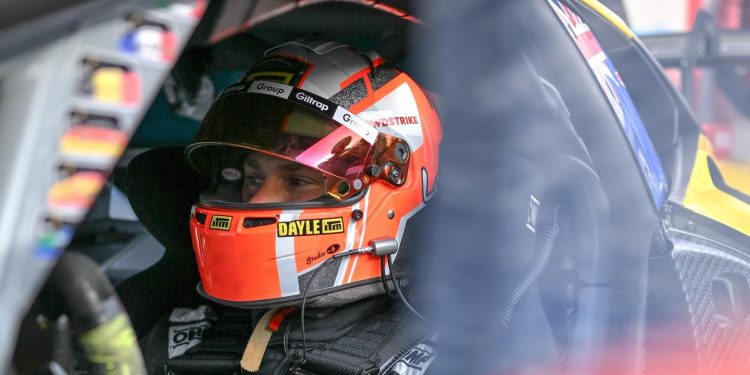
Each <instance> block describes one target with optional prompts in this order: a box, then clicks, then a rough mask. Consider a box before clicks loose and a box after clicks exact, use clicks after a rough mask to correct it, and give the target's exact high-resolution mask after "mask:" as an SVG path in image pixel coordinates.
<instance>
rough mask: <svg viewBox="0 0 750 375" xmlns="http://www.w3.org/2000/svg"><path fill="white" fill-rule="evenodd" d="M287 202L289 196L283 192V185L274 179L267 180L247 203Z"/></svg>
mask: <svg viewBox="0 0 750 375" xmlns="http://www.w3.org/2000/svg"><path fill="white" fill-rule="evenodd" d="M288 200H289V194H288V193H287V192H286V190H284V186H283V184H281V183H280V182H279V181H276V179H267V180H266V181H264V182H263V184H262V185H261V186H260V189H259V190H258V191H257V192H256V193H255V195H253V196H252V197H251V198H250V202H248V203H278V202H286V201H288Z"/></svg>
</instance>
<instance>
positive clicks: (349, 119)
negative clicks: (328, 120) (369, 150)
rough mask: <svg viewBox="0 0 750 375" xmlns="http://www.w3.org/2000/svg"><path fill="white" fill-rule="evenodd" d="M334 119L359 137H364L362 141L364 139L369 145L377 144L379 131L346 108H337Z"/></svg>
mask: <svg viewBox="0 0 750 375" xmlns="http://www.w3.org/2000/svg"><path fill="white" fill-rule="evenodd" d="M333 119H334V120H335V121H337V122H338V123H340V124H342V125H344V126H346V127H347V128H349V129H350V130H351V131H353V132H355V133H357V135H358V136H360V137H362V139H364V140H365V141H367V142H368V143H370V144H373V143H375V139H376V138H377V136H378V131H377V130H376V129H375V128H373V127H372V126H370V124H369V123H367V121H365V120H362V119H361V118H360V117H359V116H357V115H355V114H353V113H351V112H349V111H347V110H346V109H344V108H341V107H337V108H336V112H335V113H334V114H333Z"/></svg>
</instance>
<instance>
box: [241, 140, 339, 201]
mask: <svg viewBox="0 0 750 375" xmlns="http://www.w3.org/2000/svg"><path fill="white" fill-rule="evenodd" d="M243 168H244V172H245V173H244V181H243V184H242V201H243V202H248V203H274V202H304V201H309V200H313V199H315V198H319V197H320V196H322V195H323V194H325V178H324V177H323V173H321V172H320V171H317V170H315V169H312V168H310V167H306V166H304V165H301V164H297V163H295V162H291V161H288V160H284V159H280V158H276V157H273V156H269V155H265V154H261V153H255V152H252V153H250V154H249V155H248V156H247V157H246V158H245V162H244V167H243Z"/></svg>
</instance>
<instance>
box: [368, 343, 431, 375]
mask: <svg viewBox="0 0 750 375" xmlns="http://www.w3.org/2000/svg"><path fill="white" fill-rule="evenodd" d="M430 344H431V343H428V342H423V343H420V344H418V345H417V346H415V347H413V348H411V349H409V350H408V351H407V352H406V353H405V354H403V355H402V356H401V357H399V358H397V359H396V360H395V361H394V362H393V363H392V364H390V365H387V366H386V367H385V368H383V369H381V374H385V375H422V374H424V373H425V371H426V370H427V368H428V367H429V366H430V364H432V361H433V360H434V359H435V349H434V348H433V347H432V345H430Z"/></svg>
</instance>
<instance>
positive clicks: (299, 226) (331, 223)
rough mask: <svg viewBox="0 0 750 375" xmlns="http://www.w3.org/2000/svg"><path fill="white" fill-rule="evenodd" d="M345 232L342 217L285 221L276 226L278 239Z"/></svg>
mask: <svg viewBox="0 0 750 375" xmlns="http://www.w3.org/2000/svg"><path fill="white" fill-rule="evenodd" d="M343 232H344V219H343V218H341V217H335V218H331V219H305V220H294V221H284V222H278V223H277V224H276V235H277V236H278V237H295V236H314V235H319V234H333V233H343Z"/></svg>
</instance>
